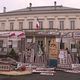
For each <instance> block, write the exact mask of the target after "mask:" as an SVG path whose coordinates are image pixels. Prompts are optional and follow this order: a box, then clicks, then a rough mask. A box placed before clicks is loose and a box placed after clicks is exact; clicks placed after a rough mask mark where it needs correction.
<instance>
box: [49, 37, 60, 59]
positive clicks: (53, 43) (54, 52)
mask: <svg viewBox="0 0 80 80" xmlns="http://www.w3.org/2000/svg"><path fill="white" fill-rule="evenodd" d="M49 58H50V59H57V58H58V52H57V44H56V38H53V39H51V42H50V46H49Z"/></svg>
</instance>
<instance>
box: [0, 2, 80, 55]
mask: <svg viewBox="0 0 80 80" xmlns="http://www.w3.org/2000/svg"><path fill="white" fill-rule="evenodd" d="M37 22H39V24H38V26H39V27H37V26H36V24H37ZM20 31H21V32H24V33H25V37H24V38H25V40H24V39H23V38H20V39H18V38H15V37H13V38H12V40H10V39H11V38H8V37H7V38H5V37H4V36H5V35H4V34H3V35H4V36H1V35H2V33H4V32H14V33H19V32H20ZM0 33H1V34H0V36H1V37H0V47H1V48H2V47H3V48H5V47H7V46H10V44H12V45H13V47H14V48H15V47H17V48H15V49H18V48H19V50H21V49H24V47H25V46H24V45H26V42H33V43H35V42H36V43H38V44H40V45H41V46H42V47H43V48H44V51H45V53H46V54H48V53H49V45H50V41H51V39H53V38H55V39H56V42H57V50H59V49H60V41H61V39H62V43H63V47H64V48H66V47H68V48H69V50H70V51H71V52H73V53H77V52H78V53H80V9H76V8H70V7H65V6H62V5H57V4H56V2H54V5H53V6H38V7H33V6H32V4H31V3H30V6H29V7H26V8H23V9H19V10H14V11H9V12H7V11H6V8H4V10H3V13H0ZM15 39H16V40H15ZM22 39H23V41H21V40H22ZM7 40H8V41H7ZM9 41H11V43H10V42H9ZM17 43H19V44H17ZM16 44H17V45H16ZM23 44H24V45H23Z"/></svg>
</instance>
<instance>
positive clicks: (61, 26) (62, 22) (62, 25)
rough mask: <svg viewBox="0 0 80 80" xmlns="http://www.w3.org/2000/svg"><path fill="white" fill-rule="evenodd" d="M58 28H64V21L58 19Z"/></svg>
mask: <svg viewBox="0 0 80 80" xmlns="http://www.w3.org/2000/svg"><path fill="white" fill-rule="evenodd" d="M60 29H64V21H60Z"/></svg>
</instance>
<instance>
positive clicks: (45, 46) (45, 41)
mask: <svg viewBox="0 0 80 80" xmlns="http://www.w3.org/2000/svg"><path fill="white" fill-rule="evenodd" d="M46 44H47V40H46V36H45V38H44V51H45V53H46V52H47V45H46Z"/></svg>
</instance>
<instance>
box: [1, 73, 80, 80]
mask: <svg viewBox="0 0 80 80" xmlns="http://www.w3.org/2000/svg"><path fill="white" fill-rule="evenodd" d="M0 80H80V74H74V73H66V72H62V71H57V72H56V73H55V74H54V75H53V76H46V75H45V76H43V75H40V74H32V75H25V76H14V77H13V76H2V75H1V76H0Z"/></svg>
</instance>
